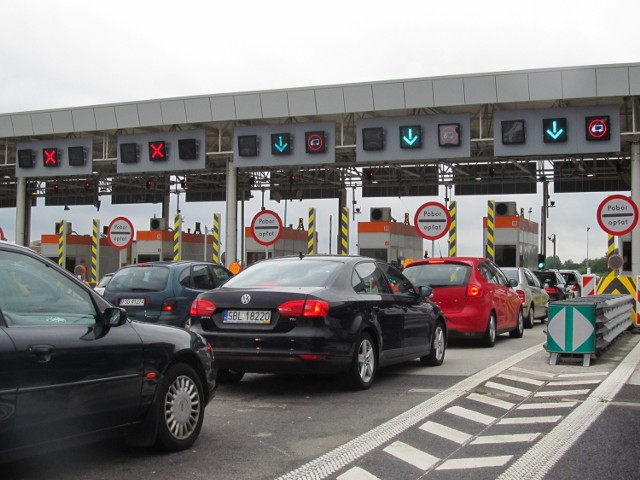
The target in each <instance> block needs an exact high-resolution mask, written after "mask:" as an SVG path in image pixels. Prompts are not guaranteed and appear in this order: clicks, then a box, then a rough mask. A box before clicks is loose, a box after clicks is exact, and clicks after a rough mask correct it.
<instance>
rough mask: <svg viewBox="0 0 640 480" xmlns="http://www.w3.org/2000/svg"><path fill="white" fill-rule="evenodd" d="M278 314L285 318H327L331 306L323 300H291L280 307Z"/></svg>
mask: <svg viewBox="0 0 640 480" xmlns="http://www.w3.org/2000/svg"><path fill="white" fill-rule="evenodd" d="M278 312H280V315H282V316H285V317H326V316H327V315H328V314H329V304H328V303H327V302H324V301H322V300H306V301H305V300H291V301H288V302H284V303H283V304H282V305H280V306H279V307H278Z"/></svg>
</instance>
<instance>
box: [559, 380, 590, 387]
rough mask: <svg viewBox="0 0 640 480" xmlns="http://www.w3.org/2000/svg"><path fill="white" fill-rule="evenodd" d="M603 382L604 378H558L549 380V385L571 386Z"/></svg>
mask: <svg viewBox="0 0 640 480" xmlns="http://www.w3.org/2000/svg"><path fill="white" fill-rule="evenodd" d="M601 382H602V380H556V381H553V382H549V383H548V385H549V386H550V387H562V386H566V387H570V386H574V385H597V384H599V383H601Z"/></svg>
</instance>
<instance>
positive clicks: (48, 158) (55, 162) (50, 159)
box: [42, 148, 60, 167]
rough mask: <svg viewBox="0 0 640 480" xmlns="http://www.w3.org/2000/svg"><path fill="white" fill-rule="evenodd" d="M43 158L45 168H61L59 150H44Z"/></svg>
mask: <svg viewBox="0 0 640 480" xmlns="http://www.w3.org/2000/svg"><path fill="white" fill-rule="evenodd" d="M42 158H43V160H44V166H45V167H59V166H60V155H59V153H58V149H57V148H43V149H42Z"/></svg>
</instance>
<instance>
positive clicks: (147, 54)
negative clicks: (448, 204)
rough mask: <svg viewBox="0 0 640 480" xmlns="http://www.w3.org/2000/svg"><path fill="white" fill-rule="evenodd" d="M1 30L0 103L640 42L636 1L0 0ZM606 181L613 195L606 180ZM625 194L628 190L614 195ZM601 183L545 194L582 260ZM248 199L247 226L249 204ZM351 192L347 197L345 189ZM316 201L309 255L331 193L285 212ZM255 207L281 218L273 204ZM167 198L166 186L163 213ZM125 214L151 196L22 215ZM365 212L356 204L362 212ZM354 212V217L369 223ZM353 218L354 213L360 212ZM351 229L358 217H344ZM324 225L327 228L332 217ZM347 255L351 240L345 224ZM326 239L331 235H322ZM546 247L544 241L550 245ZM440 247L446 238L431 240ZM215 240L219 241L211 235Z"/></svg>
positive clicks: (444, 64)
mask: <svg viewBox="0 0 640 480" xmlns="http://www.w3.org/2000/svg"><path fill="white" fill-rule="evenodd" d="M5 3H6V4H4V5H3V7H2V19H3V21H2V28H0V113H8V112H25V111H32V110H42V109H50V108H64V107H77V106H85V105H96V104H103V103H114V102H127V101H139V100H147V99H159V98H168V97H183V96H191V95H207V94H218V93H228V92H240V91H253V90H258V91H260V90H267V89H278V88H289V87H305V86H306V87H308V86H318V85H329V84H343V83H351V82H370V81H377V80H389V79H405V78H419V77H433V76H443V75H461V74H470V73H486V72H504V71H512V70H527V69H535V68H557V67H570V66H587V65H604V64H616V63H635V62H640V39H639V37H638V34H637V29H635V28H633V25H634V24H633V19H637V18H640V2H638V1H637V0H613V1H609V2H602V1H594V0H570V1H567V0H563V1H559V0H556V1H546V0H536V1H520V2H514V1H502V0H500V1H484V2H478V1H467V0H458V1H456V2H435V1H429V2H428V1H424V0H422V1H404V2H381V1H378V0H369V1H355V0H352V1H344V0H342V1H335V0H324V1H322V2H301V1H299V0H298V1H277V0H273V1H270V2H265V1H242V0H236V1H235V2H203V1H193V0H182V1H180V2H175V1H167V0H154V1H150V0H149V1H147V0H143V1H142V0H138V1H136V0H128V1H122V0H110V1H109V2H92V1H86V0H84V1H83V0H58V1H57V2H51V1H50V0H21V1H20V2H5ZM611 193H614V192H611ZM623 193H627V194H628V192H623ZM607 195H609V193H601V194H574V195H570V194H558V195H554V194H553V193H552V197H553V199H554V200H555V202H556V208H554V209H552V210H551V214H550V218H549V220H548V228H547V231H548V233H549V234H551V233H556V235H557V238H558V241H557V251H558V254H559V256H560V257H561V258H562V259H563V260H566V259H573V260H575V261H581V260H583V259H584V258H585V257H586V248H587V227H590V228H591V230H590V232H589V237H588V239H589V240H588V244H589V256H590V257H591V258H594V257H600V256H603V255H604V254H605V252H606V234H605V233H604V232H602V231H601V230H600V228H599V227H598V225H597V221H596V218H595V212H596V208H597V206H598V204H599V203H600V202H601V201H602V200H603V199H604V198H605V197H606V196H607ZM256 197H257V201H253V202H251V203H250V204H249V205H247V207H246V211H245V224H246V225H249V224H250V221H251V218H252V217H253V215H255V213H257V212H258V211H259V210H260V206H261V205H260V201H259V194H257V195H256ZM441 197H442V198H440V199H437V198H415V197H403V198H385V199H377V200H370V199H366V200H363V199H361V198H360V197H359V192H358V193H357V195H356V200H357V201H358V205H357V206H359V207H360V208H361V209H362V211H363V212H368V211H369V208H370V207H372V206H391V207H392V214H393V216H394V217H395V218H398V219H402V218H403V216H404V213H405V212H410V213H411V218H413V213H414V212H415V210H416V209H417V208H418V207H419V206H420V205H422V204H423V203H424V202H426V201H434V200H439V201H444V191H441ZM493 199H494V200H496V201H516V202H517V206H518V209H520V208H524V209H525V211H527V210H528V209H529V208H532V210H533V211H532V214H531V216H530V218H531V220H535V221H539V220H540V204H541V200H540V195H522V196H520V197H518V198H511V197H501V196H495V197H494V198H493ZM456 200H457V201H458V236H459V240H458V249H459V254H461V255H481V254H482V241H481V235H482V216H483V215H486V200H487V199H486V198H479V197H458V198H457V199H456ZM349 201H351V195H349ZM311 206H315V207H317V208H318V209H319V213H318V221H317V228H318V231H319V233H320V234H321V237H320V245H319V251H320V252H326V251H328V249H329V240H328V235H327V233H328V229H329V215H332V217H333V221H334V222H335V221H336V213H335V210H336V208H337V202H335V201H315V202H314V203H310V201H302V202H299V201H297V200H296V201H294V202H290V203H289V205H288V206H287V219H286V223H293V224H294V225H295V224H297V219H298V217H304V218H305V224H306V217H307V210H308V208H309V207H311ZM180 207H181V210H182V212H183V213H184V215H185V227H188V226H193V225H194V224H195V222H196V221H199V222H202V223H203V225H208V224H210V223H211V218H212V214H213V212H219V213H222V214H223V215H224V213H225V207H224V204H223V203H221V202H218V203H189V204H185V203H184V197H182V202H181V205H180ZM266 207H267V208H269V209H272V210H274V211H276V212H277V213H279V214H280V215H281V216H282V217H284V215H285V211H284V203H280V204H278V203H275V202H268V203H267V205H266ZM176 208H177V202H176V196H175V195H172V206H171V211H172V212H175V211H176ZM124 213H126V215H127V216H128V217H129V218H131V219H132V220H133V222H134V227H135V228H136V229H143V230H144V229H147V228H148V218H149V217H151V216H153V215H154V214H156V215H158V216H160V214H161V207H160V206H159V205H153V206H138V205H135V206H129V205H128V206H125V207H124V209H123V208H122V207H119V208H116V207H111V206H110V205H109V201H108V199H105V200H103V207H102V208H101V210H100V212H98V213H97V212H96V210H95V208H93V207H75V206H74V207H72V208H71V210H70V211H69V212H64V211H63V207H44V199H39V204H38V207H37V208H35V209H34V210H33V212H32V235H31V239H32V240H34V239H38V238H39V237H40V235H41V234H42V233H53V225H54V222H55V221H56V220H59V219H62V218H64V219H66V220H67V221H72V222H73V224H74V230H76V231H77V232H78V233H81V234H83V233H89V232H90V229H91V219H92V218H94V217H97V218H100V219H101V222H102V224H104V225H106V224H108V223H109V222H110V221H111V220H112V219H113V218H114V217H115V216H118V215H122V214H124ZM365 215H366V214H365ZM365 215H361V217H363V218H360V220H365V221H366V220H368V215H367V218H364V216H365ZM357 219H358V217H357ZM0 227H2V229H3V230H4V232H5V234H6V236H7V237H8V238H9V240H13V239H14V236H15V211H14V209H6V208H4V209H0ZM351 228H352V232H355V230H356V227H355V225H353V226H352V227H351ZM333 231H334V233H335V226H334V230H333ZM350 243H351V250H352V253H355V250H354V249H355V243H356V236H355V233H353V234H352V236H351V242H350ZM430 243H431V242H425V247H428V248H429V249H430V247H431V245H430ZM332 248H333V251H335V248H336V246H335V241H333V242H332ZM548 248H549V252H548V253H549V254H550V253H551V249H552V247H551V246H549V247H548ZM440 249H441V250H442V252H446V249H447V247H446V237H445V238H443V239H442V240H440V241H438V242H437V245H436V254H437V253H438V252H439V250H440ZM223 250H224V245H223Z"/></svg>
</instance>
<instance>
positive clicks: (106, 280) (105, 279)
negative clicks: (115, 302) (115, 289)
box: [93, 273, 113, 295]
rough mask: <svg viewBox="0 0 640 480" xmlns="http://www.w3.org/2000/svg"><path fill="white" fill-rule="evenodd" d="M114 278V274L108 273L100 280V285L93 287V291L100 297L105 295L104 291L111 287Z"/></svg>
mask: <svg viewBox="0 0 640 480" xmlns="http://www.w3.org/2000/svg"><path fill="white" fill-rule="evenodd" d="M112 277H113V273H107V274H105V275H104V277H102V278H101V279H100V281H99V282H98V284H97V285H96V286H95V287H93V289H94V290H95V291H96V292H98V293H99V294H100V295H104V289H105V288H106V287H107V285H109V282H110V281H111V278H112Z"/></svg>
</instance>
